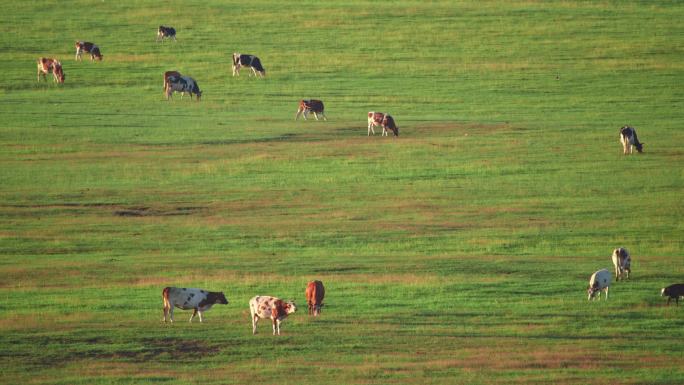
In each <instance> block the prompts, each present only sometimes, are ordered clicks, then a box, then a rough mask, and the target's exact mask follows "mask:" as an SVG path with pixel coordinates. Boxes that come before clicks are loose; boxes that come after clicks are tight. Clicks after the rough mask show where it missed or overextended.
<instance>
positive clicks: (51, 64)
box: [38, 57, 65, 83]
mask: <svg viewBox="0 0 684 385" xmlns="http://www.w3.org/2000/svg"><path fill="white" fill-rule="evenodd" d="M48 73H52V76H53V77H54V80H55V81H56V82H57V83H64V78H65V76H64V70H63V69H62V63H60V62H59V61H57V59H52V58H47V57H42V58H40V59H38V81H40V75H43V78H44V79H45V81H47V74H48Z"/></svg>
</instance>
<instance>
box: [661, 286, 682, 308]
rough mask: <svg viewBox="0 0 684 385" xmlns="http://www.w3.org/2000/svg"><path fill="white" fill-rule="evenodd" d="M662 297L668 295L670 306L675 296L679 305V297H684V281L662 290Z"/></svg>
mask: <svg viewBox="0 0 684 385" xmlns="http://www.w3.org/2000/svg"><path fill="white" fill-rule="evenodd" d="M660 295H661V296H662V297H667V305H668V306H670V300H671V299H673V298H674V300H675V303H676V304H677V306H679V297H684V283H675V284H674V285H670V286H668V287H664V288H662V289H661V290H660Z"/></svg>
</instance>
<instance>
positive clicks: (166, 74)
mask: <svg viewBox="0 0 684 385" xmlns="http://www.w3.org/2000/svg"><path fill="white" fill-rule="evenodd" d="M172 76H175V77H181V76H183V75H181V73H180V72H178V71H166V72H164V95H166V89H167V88H168V87H169V78H170V77H172ZM184 94H185V93H183V94H181V98H182V97H183V95H184Z"/></svg>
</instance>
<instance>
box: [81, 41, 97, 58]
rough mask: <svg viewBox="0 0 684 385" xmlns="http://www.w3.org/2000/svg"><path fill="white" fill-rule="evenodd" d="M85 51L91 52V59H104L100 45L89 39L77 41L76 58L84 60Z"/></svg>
mask: <svg viewBox="0 0 684 385" xmlns="http://www.w3.org/2000/svg"><path fill="white" fill-rule="evenodd" d="M83 52H85V53H89V54H90V61H93V60H102V53H101V52H100V47H98V46H96V45H95V44H93V43H91V42H88V41H77V42H76V60H83V58H82V57H81V55H83Z"/></svg>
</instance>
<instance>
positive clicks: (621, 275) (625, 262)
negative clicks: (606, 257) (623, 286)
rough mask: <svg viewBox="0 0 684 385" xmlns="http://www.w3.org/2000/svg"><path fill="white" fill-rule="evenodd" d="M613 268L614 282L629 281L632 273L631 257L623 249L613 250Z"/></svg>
mask: <svg viewBox="0 0 684 385" xmlns="http://www.w3.org/2000/svg"><path fill="white" fill-rule="evenodd" d="M611 258H612V260H613V266H614V267H615V280H616V281H619V280H625V279H629V275H630V274H631V272H632V257H631V256H630V255H629V251H627V249H625V248H624V247H618V248H617V249H615V250H613V256H612V257H611Z"/></svg>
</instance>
